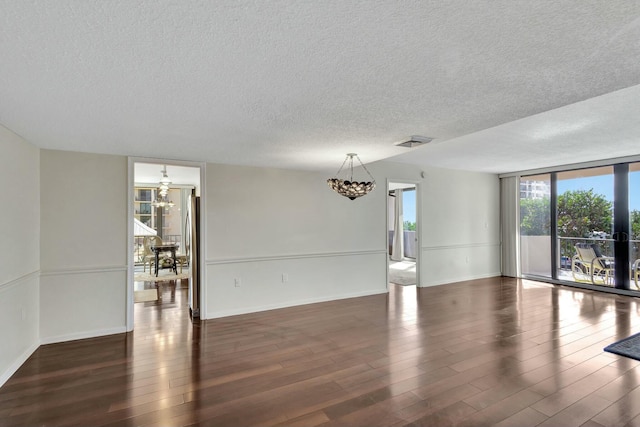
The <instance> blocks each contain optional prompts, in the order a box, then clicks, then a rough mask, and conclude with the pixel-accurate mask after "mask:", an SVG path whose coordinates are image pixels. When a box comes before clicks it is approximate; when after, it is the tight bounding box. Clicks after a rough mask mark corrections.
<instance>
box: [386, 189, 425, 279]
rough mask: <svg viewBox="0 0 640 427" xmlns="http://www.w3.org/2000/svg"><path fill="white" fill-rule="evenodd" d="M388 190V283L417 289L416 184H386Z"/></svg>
mask: <svg viewBox="0 0 640 427" xmlns="http://www.w3.org/2000/svg"><path fill="white" fill-rule="evenodd" d="M387 190H388V192H387V218H388V221H387V230H388V248H387V255H388V256H387V263H388V277H389V283H393V284H396V285H401V286H416V285H417V284H418V277H419V275H418V270H419V266H418V263H419V259H420V256H419V255H420V254H419V251H420V245H419V238H418V236H419V215H418V209H417V206H418V191H417V184H415V183H409V182H389V184H388V189H387Z"/></svg>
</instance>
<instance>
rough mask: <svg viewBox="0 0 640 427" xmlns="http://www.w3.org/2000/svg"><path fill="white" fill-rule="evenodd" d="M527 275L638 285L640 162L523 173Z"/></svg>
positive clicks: (618, 285)
mask: <svg viewBox="0 0 640 427" xmlns="http://www.w3.org/2000/svg"><path fill="white" fill-rule="evenodd" d="M520 265H521V272H522V275H523V276H531V277H542V278H550V279H552V280H558V281H564V282H573V283H577V284H582V285H585V286H587V287H593V288H603V289H604V288H616V289H625V290H627V289H638V290H640V163H631V164H627V163H622V164H616V165H611V166H601V167H595V168H585V169H576V170H570V171H562V172H553V173H548V174H540V175H532V176H523V177H521V178H520Z"/></svg>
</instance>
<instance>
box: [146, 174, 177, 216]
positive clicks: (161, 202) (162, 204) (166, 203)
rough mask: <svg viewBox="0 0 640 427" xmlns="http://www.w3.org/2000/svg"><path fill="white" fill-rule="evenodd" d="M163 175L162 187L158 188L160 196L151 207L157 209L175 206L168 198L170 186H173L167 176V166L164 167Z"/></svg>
mask: <svg viewBox="0 0 640 427" xmlns="http://www.w3.org/2000/svg"><path fill="white" fill-rule="evenodd" d="M160 173H162V179H160V186H159V187H158V190H157V191H158V196H157V197H156V200H154V201H153V202H152V203H151V206H154V207H156V208H172V207H173V206H175V203H173V202H172V201H171V200H169V199H168V198H167V195H168V194H169V185H170V184H171V180H170V179H169V177H168V176H167V166H166V165H164V169H162V170H161V171H160Z"/></svg>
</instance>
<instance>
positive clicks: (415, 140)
mask: <svg viewBox="0 0 640 427" xmlns="http://www.w3.org/2000/svg"><path fill="white" fill-rule="evenodd" d="M431 141H433V138H429V137H428V136H420V135H413V136H412V137H411V138H409V140H408V141H405V142H401V143H400V144H396V145H397V146H398V147H406V148H413V147H419V146H421V145H424V144H428V143H430V142H431Z"/></svg>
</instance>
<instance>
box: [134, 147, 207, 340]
mask: <svg viewBox="0 0 640 427" xmlns="http://www.w3.org/2000/svg"><path fill="white" fill-rule="evenodd" d="M130 172H131V176H132V179H130V185H131V189H130V190H131V191H130V216H131V218H130V224H132V227H130V230H131V231H130V241H131V242H132V245H131V247H130V253H129V265H130V271H131V273H130V275H129V277H130V279H129V286H128V292H127V314H128V315H127V329H128V330H133V328H134V323H139V324H136V325H135V326H136V327H137V328H138V327H139V326H141V325H144V326H145V327H148V326H149V324H148V323H149V322H151V323H153V322H154V321H155V320H154V319H157V316H156V315H155V314H153V315H152V314H151V313H157V312H159V310H162V309H163V308H164V307H167V308H171V309H174V310H175V309H176V307H181V308H182V309H184V310H186V311H190V310H191V308H192V306H193V302H192V301H191V296H192V295H194V292H193V289H194V288H195V289H197V290H198V292H196V293H195V295H197V296H198V297H200V292H199V290H200V282H199V281H197V280H194V278H196V279H200V278H201V277H202V275H201V274H200V265H201V262H199V261H200V260H199V259H196V258H194V256H195V257H197V258H199V257H200V254H201V251H200V250H199V248H200V247H201V242H200V231H199V230H200V227H194V225H193V223H194V221H193V219H194V218H196V221H195V222H196V223H199V222H200V218H199V217H194V214H193V213H192V210H193V209H192V205H193V203H192V202H193V199H198V202H199V199H200V194H201V192H202V191H201V187H202V185H203V184H202V183H203V179H202V174H203V170H202V166H191V164H190V163H185V162H181V163H177V164H176V163H172V162H166V161H153V160H149V161H147V160H146V159H145V160H141V161H137V160H132V161H131V162H130ZM198 204H199V203H198ZM194 233H195V234H196V235H195V236H194ZM196 261H197V262H196ZM197 307H198V310H199V307H200V300H198V303H197ZM198 315H199V311H198ZM194 317H195V316H194Z"/></svg>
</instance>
